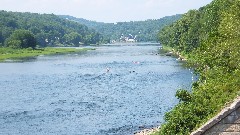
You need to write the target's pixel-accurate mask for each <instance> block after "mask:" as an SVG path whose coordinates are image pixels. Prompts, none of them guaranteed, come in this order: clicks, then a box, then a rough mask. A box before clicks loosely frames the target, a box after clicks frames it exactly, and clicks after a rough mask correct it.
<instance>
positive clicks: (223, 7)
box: [156, 0, 240, 135]
mask: <svg viewBox="0 0 240 135" xmlns="http://www.w3.org/2000/svg"><path fill="white" fill-rule="evenodd" d="M239 9H240V1H239V0H214V1H213V2H212V3H211V4H209V5H207V6H205V7H202V8H200V9H199V10H192V11H189V12H188V13H186V14H185V15H183V17H182V18H181V19H180V20H179V21H177V22H175V23H174V24H172V25H170V26H167V27H165V28H164V29H163V31H162V32H160V33H159V39H160V41H161V43H163V44H164V45H167V46H171V47H173V48H174V49H176V50H177V51H179V52H180V53H185V54H188V56H189V58H188V59H189V63H190V65H193V66H195V67H196V71H197V73H198V74H199V75H200V77H199V80H198V81H197V82H195V83H194V84H193V87H192V92H191V93H188V92H187V91H184V90H181V91H178V92H177V94H176V96H177V97H178V98H179V99H180V101H181V102H180V103H179V104H178V105H177V106H176V107H175V108H174V109H173V110H172V111H170V112H168V113H167V114H166V116H165V120H166V123H165V124H163V126H162V128H161V131H160V132H159V133H156V134H166V135H169V134H182V135H185V134H189V133H190V132H192V131H193V130H194V129H196V128H197V127H199V126H200V125H201V124H203V123H204V122H206V121H207V120H208V119H210V118H211V117H212V116H214V115H215V114H216V113H218V112H219V111H220V109H222V108H223V106H224V105H225V104H226V103H228V102H230V101H232V100H233V99H234V98H235V97H236V96H237V95H238V94H239V88H240V64H239V63H240V38H239V36H240V10H239ZM189 97H190V98H189Z"/></svg>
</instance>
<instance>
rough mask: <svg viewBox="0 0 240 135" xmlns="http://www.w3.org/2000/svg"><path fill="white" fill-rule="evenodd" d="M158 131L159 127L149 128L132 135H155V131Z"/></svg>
mask: <svg viewBox="0 0 240 135" xmlns="http://www.w3.org/2000/svg"><path fill="white" fill-rule="evenodd" d="M159 129H160V126H159V127H155V128H150V129H144V130H141V131H139V132H136V133H134V135H152V134H154V133H156V132H157V131H159Z"/></svg>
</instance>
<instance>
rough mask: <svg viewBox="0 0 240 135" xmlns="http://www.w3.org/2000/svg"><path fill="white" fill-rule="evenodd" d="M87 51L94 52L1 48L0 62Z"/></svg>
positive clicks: (64, 49) (77, 49)
mask: <svg viewBox="0 0 240 135" xmlns="http://www.w3.org/2000/svg"><path fill="white" fill-rule="evenodd" d="M87 50H93V49H89V48H53V47H47V48H39V49H31V48H28V49H12V48H0V62H3V61H6V60H19V59H24V58H30V57H36V56H39V55H54V54H66V53H79V52H83V51H87Z"/></svg>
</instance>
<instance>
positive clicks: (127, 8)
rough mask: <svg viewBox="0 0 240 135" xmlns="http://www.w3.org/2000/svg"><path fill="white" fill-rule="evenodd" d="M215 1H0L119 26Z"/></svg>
mask: <svg viewBox="0 0 240 135" xmlns="http://www.w3.org/2000/svg"><path fill="white" fill-rule="evenodd" d="M211 1H212V0H0V10H6V11H13V12H32V13H47V14H52V13H53V14H56V15H71V16H74V17H77V18H84V19H87V20H92V21H98V22H106V23H115V22H125V21H143V20H147V19H159V18H162V17H164V16H170V15H175V14H182V13H186V12H187V11H188V10H190V9H198V8H200V7H202V6H204V5H207V4H209V3H211Z"/></svg>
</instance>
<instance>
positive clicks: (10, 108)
mask: <svg viewBox="0 0 240 135" xmlns="http://www.w3.org/2000/svg"><path fill="white" fill-rule="evenodd" d="M95 48H96V50H93V51H88V52H85V53H81V54H66V55H57V56H39V57H37V58H36V59H30V60H26V61H21V62H11V63H0V99H1V102H0V134H11V135H15V134H16V135H17V134H23V135H32V134H35V135H56V134H58V135H61V134H68V135H73V134H74V135H76V134H79V135H131V134H133V133H134V132H136V131H139V130H141V129H143V128H150V127H155V126H158V125H160V124H161V123H162V122H163V121H164V120H163V116H164V113H165V112H166V111H169V110H170V109H171V108H172V107H173V106H174V105H176V104H177V103H178V100H177V99H176V98H175V96H174V95H175V92H176V90H177V89H178V88H187V89H189V88H190V84H191V83H192V74H191V71H189V69H186V68H184V67H183V66H182V64H181V63H180V62H178V61H176V59H175V58H172V57H167V56H161V55H156V54H157V51H158V48H159V46H155V45H140V46H139V45H134V44H131V45H124V46H120V45H119V46H101V47H95Z"/></svg>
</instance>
